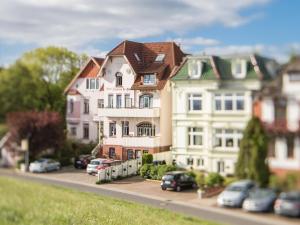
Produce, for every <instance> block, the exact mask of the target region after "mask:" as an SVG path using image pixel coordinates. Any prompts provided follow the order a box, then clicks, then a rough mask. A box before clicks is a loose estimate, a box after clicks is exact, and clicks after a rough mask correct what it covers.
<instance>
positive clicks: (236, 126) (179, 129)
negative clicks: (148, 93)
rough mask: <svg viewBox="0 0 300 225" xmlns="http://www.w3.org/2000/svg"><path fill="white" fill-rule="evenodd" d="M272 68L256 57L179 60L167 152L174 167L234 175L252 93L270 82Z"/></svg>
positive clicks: (173, 79) (249, 115)
mask: <svg viewBox="0 0 300 225" xmlns="http://www.w3.org/2000/svg"><path fill="white" fill-rule="evenodd" d="M274 65H275V63H274V61H272V60H269V59H266V58H263V57H260V56H258V55H250V56H242V55H240V56H232V57H217V56H189V57H187V58H186V59H185V61H184V62H183V63H182V65H181V67H180V68H179V69H178V70H177V73H176V74H175V75H174V76H173V78H172V83H173V84H172V91H173V116H172V123H173V147H172V152H173V157H174V159H175V160H176V162H177V164H178V165H179V166H181V167H186V168H190V167H193V168H194V169H198V170H203V171H206V172H219V173H221V174H224V175H225V174H233V173H234V169H235V163H236V161H237V155H238V151H239V142H240V140H241V138H242V133H243V130H244V128H245V126H246V124H247V122H248V120H249V119H250V118H251V116H252V104H253V103H252V100H253V92H254V91H257V90H260V88H261V86H262V84H263V83H264V82H265V81H267V80H269V79H271V78H272V76H273V69H272V68H273V66H274Z"/></svg>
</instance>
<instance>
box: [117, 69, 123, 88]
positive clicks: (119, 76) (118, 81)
mask: <svg viewBox="0 0 300 225" xmlns="http://www.w3.org/2000/svg"><path fill="white" fill-rule="evenodd" d="M122 76H123V74H122V73H120V72H117V73H116V87H119V86H122Z"/></svg>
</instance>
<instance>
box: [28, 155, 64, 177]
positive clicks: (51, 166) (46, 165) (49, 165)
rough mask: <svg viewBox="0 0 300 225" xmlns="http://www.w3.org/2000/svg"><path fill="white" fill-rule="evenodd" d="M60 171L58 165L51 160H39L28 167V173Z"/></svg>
mask: <svg viewBox="0 0 300 225" xmlns="http://www.w3.org/2000/svg"><path fill="white" fill-rule="evenodd" d="M59 169H60V163H59V162H57V161H55V160H53V159H46V158H41V159H38V160H36V161H34V162H32V163H30V165H29V171H30V172H33V173H34V172H38V173H42V172H49V171H54V170H59Z"/></svg>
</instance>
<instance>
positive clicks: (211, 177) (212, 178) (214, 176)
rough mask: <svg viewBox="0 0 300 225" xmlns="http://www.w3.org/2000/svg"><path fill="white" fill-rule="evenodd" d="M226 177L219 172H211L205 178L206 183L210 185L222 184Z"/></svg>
mask: <svg viewBox="0 0 300 225" xmlns="http://www.w3.org/2000/svg"><path fill="white" fill-rule="evenodd" d="M223 182H224V178H223V177H222V176H221V175H220V174H218V173H209V174H208V176H207V177H206V178H205V184H206V185H207V186H208V187H215V186H222V185H223Z"/></svg>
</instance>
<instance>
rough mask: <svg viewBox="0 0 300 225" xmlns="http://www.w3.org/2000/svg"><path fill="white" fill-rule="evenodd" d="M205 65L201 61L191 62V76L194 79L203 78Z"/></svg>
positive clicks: (189, 65) (189, 66)
mask: <svg viewBox="0 0 300 225" xmlns="http://www.w3.org/2000/svg"><path fill="white" fill-rule="evenodd" d="M202 67H203V63H202V62H201V60H190V61H189V64H188V70H189V76H190V78H192V79H197V78H200V77H201V74H202Z"/></svg>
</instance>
